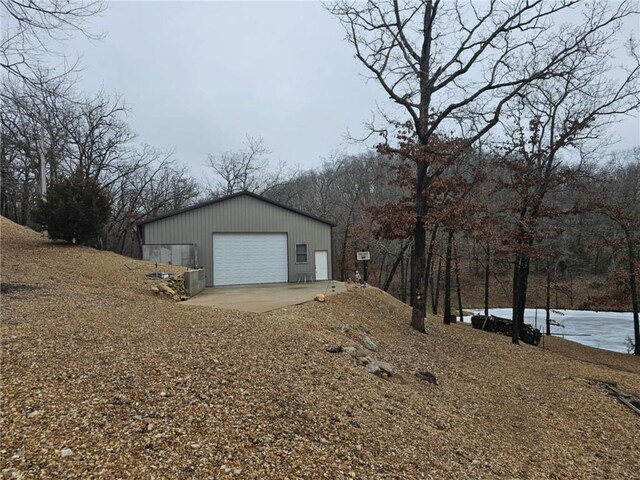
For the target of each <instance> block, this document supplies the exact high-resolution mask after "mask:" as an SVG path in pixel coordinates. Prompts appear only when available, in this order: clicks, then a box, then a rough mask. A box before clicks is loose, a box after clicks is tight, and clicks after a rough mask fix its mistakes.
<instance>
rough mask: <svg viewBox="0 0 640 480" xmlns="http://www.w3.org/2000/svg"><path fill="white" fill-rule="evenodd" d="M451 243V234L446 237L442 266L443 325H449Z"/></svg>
mask: <svg viewBox="0 0 640 480" xmlns="http://www.w3.org/2000/svg"><path fill="white" fill-rule="evenodd" d="M452 243H453V232H451V231H449V235H447V253H446V257H445V266H444V323H446V324H447V325H449V324H450V323H451V244H452Z"/></svg>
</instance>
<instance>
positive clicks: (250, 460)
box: [0, 219, 640, 479]
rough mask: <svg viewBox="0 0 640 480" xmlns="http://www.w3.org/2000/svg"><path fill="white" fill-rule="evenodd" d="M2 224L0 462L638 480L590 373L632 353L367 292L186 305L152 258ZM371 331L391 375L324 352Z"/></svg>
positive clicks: (190, 474)
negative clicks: (421, 322)
mask: <svg viewBox="0 0 640 480" xmlns="http://www.w3.org/2000/svg"><path fill="white" fill-rule="evenodd" d="M0 228H1V232H0V233H1V241H2V244H1V252H2V253H1V260H2V264H1V266H2V271H1V279H2V284H3V292H2V307H1V327H0V328H1V330H0V332H1V335H2V366H1V372H2V379H1V383H2V416H1V417H0V421H1V424H0V432H1V438H0V462H1V466H0V472H1V475H2V477H3V478H54V477H55V478H104V479H117V478H135V479H152V478H153V479H161V478H162V479H164V478H166V479H208V478H238V479H240V478H242V479H244V478H278V479H280V478H289V479H293V478H308V479H319V478H329V479H339V478H359V479H377V478H379V479H395V478H407V479H414V478H415V479H417V478H442V479H450V478H456V479H464V478H472V479H476V478H521V479H538V478H554V479H576V478H594V479H605V478H607V479H638V478H640V474H639V472H640V454H639V453H638V452H639V445H640V416H637V415H635V414H634V413H633V412H632V411H631V410H630V409H629V408H627V407H625V406H624V405H622V404H621V403H619V402H618V401H617V400H616V399H615V398H613V397H612V396H610V395H608V394H607V392H606V390H605V389H604V388H603V387H602V386H601V385H600V384H599V383H598V382H600V381H606V382H615V383H617V384H618V386H619V388H620V389H622V390H625V391H627V392H629V393H633V394H635V395H640V359H638V358H635V357H631V356H627V355H622V354H615V353H612V352H604V353H603V352H601V351H596V350H594V349H590V348H588V347H582V346H578V345H576V344H573V343H571V342H567V341H562V340H559V339H553V341H551V342H547V348H546V349H541V348H535V347H530V346H526V345H524V346H520V347H517V346H512V345H511V343H510V342H511V341H510V339H509V338H507V337H502V336H498V335H494V334H490V333H484V332H478V331H474V330H473V329H471V328H470V327H468V326H464V325H451V326H447V327H445V326H444V325H441V324H440V323H439V322H438V319H432V321H430V323H429V327H430V328H429V331H430V333H429V334H428V335H421V334H418V333H415V332H413V331H412V330H411V329H410V328H409V312H410V311H409V309H408V307H406V306H405V305H403V304H402V303H400V302H398V301H397V300H395V299H393V298H392V297H390V296H388V295H386V294H385V293H383V292H381V291H379V290H377V289H373V288H371V289H367V290H366V291H365V290H352V291H349V292H346V293H341V294H337V295H334V296H330V297H329V298H328V301H327V302H326V303H317V302H311V303H307V304H304V305H299V306H295V307H290V308H284V309H280V310H277V311H273V312H270V313H266V314H248V313H241V312H235V311H224V310H219V309H215V308H208V307H195V306H187V305H184V304H180V303H174V302H172V301H171V300H169V299H167V298H166V297H164V296H158V295H154V294H153V293H151V292H150V287H151V285H152V283H150V282H149V281H147V280H145V277H144V274H145V273H146V272H148V271H150V270H151V265H150V264H148V263H145V262H140V261H135V260H131V259H128V258H124V257H121V256H118V255H115V254H112V253H106V252H98V251H95V250H91V249H87V248H78V247H71V246H67V245H61V244H57V243H53V242H50V241H48V240H46V239H45V238H43V237H42V236H41V235H39V234H37V233H35V232H33V231H31V230H28V229H25V228H23V227H19V226H17V225H15V224H13V223H11V222H9V221H7V220H5V219H2V220H1V224H0ZM365 336H367V337H369V340H371V341H372V342H373V343H375V344H376V345H377V350H376V351H369V350H366V352H367V355H369V356H370V357H371V358H373V359H375V360H377V361H383V362H388V363H389V364H390V365H391V366H392V367H393V375H392V376H391V377H389V378H388V379H385V378H381V377H379V376H376V375H373V374H371V373H368V372H367V370H365V368H363V367H361V366H358V365H357V364H356V361H355V360H354V359H353V358H352V356H351V355H350V354H349V353H348V352H342V353H328V352H327V351H326V349H327V348H330V347H336V346H338V345H342V346H344V347H347V346H354V347H356V348H357V349H358V350H363V351H364V350H365V349H364V346H363V342H365V340H364V337H365ZM347 350H349V349H347ZM596 352H597V355H596V354H595V353H596ZM416 371H421V372H431V373H433V374H434V375H435V376H436V377H437V385H436V384H433V383H430V382H428V381H425V380H421V379H418V378H416V376H415V375H414V372H416Z"/></svg>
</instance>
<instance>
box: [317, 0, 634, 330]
mask: <svg viewBox="0 0 640 480" xmlns="http://www.w3.org/2000/svg"><path fill="white" fill-rule="evenodd" d="M632 7H633V3H631V2H621V3H619V4H615V5H612V4H609V3H607V2H600V3H591V2H587V1H586V0H584V1H581V0H551V1H550V0H544V1H543V0H528V1H525V0H516V1H511V0H509V1H502V0H492V1H488V2H483V3H476V2H444V1H440V0H425V1H410V2H402V3H400V2H399V1H397V0H384V1H382V0H380V1H372V0H370V1H367V2H352V1H340V2H338V3H336V4H333V5H331V6H330V7H329V9H330V11H331V12H332V13H333V14H334V15H335V16H336V17H337V18H338V19H339V20H340V21H341V22H342V24H343V25H344V27H345V30H346V33H347V40H348V41H349V42H350V43H351V45H352V46H353V48H354V50H355V55H356V57H357V59H358V60H359V61H360V62H361V63H362V64H363V65H364V66H365V68H366V69H367V71H368V72H369V73H370V75H371V77H373V78H374V79H375V80H376V81H377V82H378V83H379V84H380V85H381V87H382V88H383V89H384V91H385V92H386V93H387V95H389V97H390V99H391V100H392V101H393V102H394V103H395V104H396V105H397V106H399V107H400V108H401V110H402V111H403V112H404V114H406V115H408V117H409V118H410V119H411V124H412V128H413V130H414V132H415V135H416V137H417V144H418V145H419V146H420V147H421V148H422V149H423V150H424V151H427V152H428V151H429V149H430V144H431V141H432V139H433V138H434V137H435V136H437V135H438V134H441V133H443V132H448V131H450V130H453V129H456V130H457V135H458V136H460V137H463V138H465V139H466V140H467V141H468V143H469V144H473V143H474V142H475V141H476V140H478V139H480V138H481V137H483V136H484V135H485V134H487V133H488V132H489V131H490V130H491V129H492V128H493V127H494V126H496V125H497V124H498V123H499V120H500V118H501V115H502V113H503V109H504V108H505V106H506V105H507V104H509V102H511V101H512V100H513V99H515V98H517V97H518V95H521V94H522V93H523V92H524V91H525V89H526V88H527V87H528V86H530V85H532V84H535V83H536V82H539V81H541V80H547V79H550V78H562V77H563V76H565V75H566V74H567V73H568V71H569V70H568V69H570V68H576V67H575V66H572V62H571V61H570V60H571V59H572V58H574V57H575V56H576V55H579V54H581V53H582V52H585V51H587V52H590V51H601V49H602V48H604V47H605V46H606V45H607V42H608V40H609V39H610V38H611V32H615V31H616V30H617V29H618V28H619V25H620V21H621V20H622V19H624V18H626V17H627V16H629V15H630V14H632ZM563 13H565V14H567V16H568V15H571V19H572V20H574V19H575V20H576V21H573V22H571V21H570V22H567V23H565V24H562V25H559V24H557V23H555V22H556V21H557V19H558V18H559V15H560V14H563ZM432 153H437V152H432ZM418 157H419V156H418ZM428 171H429V164H428V163H427V162H425V161H420V160H419V159H417V172H416V181H415V192H416V194H415V217H416V221H415V227H414V230H413V238H414V249H413V254H412V271H413V272H414V281H413V282H412V289H411V297H412V305H413V314H412V321H411V324H412V326H413V327H414V328H415V329H417V330H419V331H423V332H424V331H425V314H426V299H425V298H424V296H423V295H422V294H421V292H422V291H423V285H424V276H425V273H424V272H425V243H426V242H425V237H426V235H425V228H424V218H425V215H426V213H427V201H426V196H425V195H424V190H425V188H426V187H427V185H426V178H427V176H428Z"/></svg>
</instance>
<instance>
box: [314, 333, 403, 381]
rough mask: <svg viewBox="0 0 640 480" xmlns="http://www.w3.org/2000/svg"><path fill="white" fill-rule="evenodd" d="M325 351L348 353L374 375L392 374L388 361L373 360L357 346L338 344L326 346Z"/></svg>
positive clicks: (384, 376)
mask: <svg viewBox="0 0 640 480" xmlns="http://www.w3.org/2000/svg"><path fill="white" fill-rule="evenodd" d="M372 343H373V342H372ZM327 352H329V353H341V352H345V353H348V354H349V355H350V356H351V357H352V358H353V359H355V361H356V364H357V365H359V366H361V367H364V369H365V370H366V371H367V372H369V373H373V374H374V375H377V376H379V377H382V378H389V377H390V376H392V375H393V367H392V366H391V365H390V364H389V363H387V362H382V361H380V360H374V359H373V358H371V357H370V356H369V355H367V353H366V352H365V351H364V350H361V349H359V348H356V347H353V346H346V347H343V346H342V345H339V346H337V347H334V348H328V349H327Z"/></svg>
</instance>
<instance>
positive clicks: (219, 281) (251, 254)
mask: <svg viewBox="0 0 640 480" xmlns="http://www.w3.org/2000/svg"><path fill="white" fill-rule="evenodd" d="M286 281H288V275H287V235H286V234H285V233H214V234H213V284H214V285H241V284H247V283H277V282H286Z"/></svg>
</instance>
